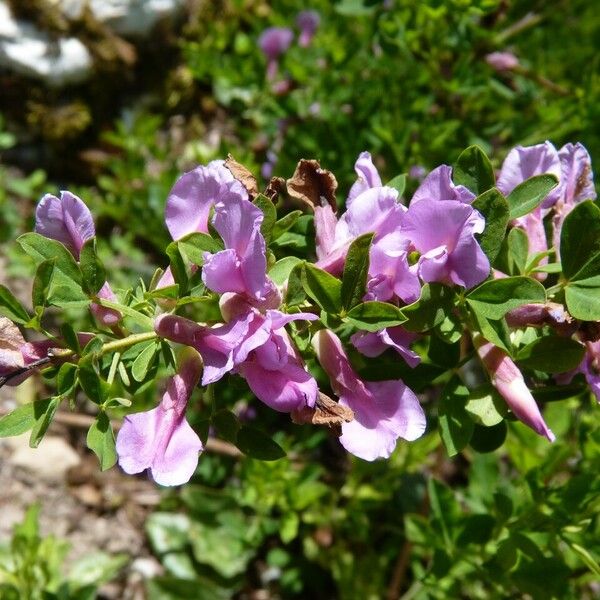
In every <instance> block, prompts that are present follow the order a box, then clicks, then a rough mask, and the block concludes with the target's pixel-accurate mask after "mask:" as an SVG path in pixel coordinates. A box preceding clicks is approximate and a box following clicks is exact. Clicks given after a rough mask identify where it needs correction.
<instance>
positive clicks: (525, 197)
mask: <svg viewBox="0 0 600 600" xmlns="http://www.w3.org/2000/svg"><path fill="white" fill-rule="evenodd" d="M557 185H558V179H556V177H555V176H554V175H550V174H549V173H546V174H545V175H536V176H535V177H530V178H529V179H527V180H525V181H524V182H523V183H520V184H519V185H518V186H517V187H516V188H515V189H514V190H513V191H512V192H511V193H510V194H509V195H508V196H507V198H506V199H507V201H508V207H509V209H510V218H511V220H512V219H517V218H518V217H523V216H525V215H526V214H528V213H530V212H531V211H532V210H533V209H534V208H537V206H539V205H540V204H541V203H542V202H543V200H544V198H546V196H547V195H548V194H549V193H550V192H551V191H552V190H553V189H554V188H555V187H556V186H557Z"/></svg>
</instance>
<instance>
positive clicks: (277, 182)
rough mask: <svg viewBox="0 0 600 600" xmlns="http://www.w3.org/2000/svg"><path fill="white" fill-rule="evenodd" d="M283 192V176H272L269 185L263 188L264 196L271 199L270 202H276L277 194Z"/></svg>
mask: <svg viewBox="0 0 600 600" xmlns="http://www.w3.org/2000/svg"><path fill="white" fill-rule="evenodd" d="M283 192H285V179H284V178H283V177H272V178H271V181H269V185H268V186H267V188H266V189H265V196H266V197H267V198H268V199H269V200H271V202H276V201H277V197H278V196H279V194H282V193H283Z"/></svg>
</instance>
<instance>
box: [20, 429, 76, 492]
mask: <svg viewBox="0 0 600 600" xmlns="http://www.w3.org/2000/svg"><path fill="white" fill-rule="evenodd" d="M9 441H10V446H11V447H12V448H13V453H12V455H11V456H10V458H9V459H8V460H9V462H10V463H11V464H12V465H13V466H15V467H18V468H22V469H28V470H29V471H32V472H33V473H35V474H36V475H38V476H39V477H41V478H43V479H46V480H61V479H63V478H64V476H65V474H66V472H67V471H68V470H69V469H70V468H71V467H75V466H76V465H78V464H79V462H80V460H81V459H80V458H79V455H78V454H77V452H75V450H73V448H72V447H71V446H69V444H67V442H65V441H64V440H63V439H62V438H60V437H57V436H51V435H47V436H46V437H45V438H44V439H43V440H42V441H41V443H40V445H39V446H38V447H37V448H30V447H29V433H25V434H23V435H20V436H18V437H13V438H9Z"/></svg>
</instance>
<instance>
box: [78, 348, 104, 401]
mask: <svg viewBox="0 0 600 600" xmlns="http://www.w3.org/2000/svg"><path fill="white" fill-rule="evenodd" d="M78 377H79V383H80V384H81V389H82V390H83V391H84V392H85V394H86V396H87V397H88V398H89V399H90V400H91V401H92V402H95V403H96V404H102V403H103V402H104V400H105V398H106V393H107V387H108V384H107V383H106V382H105V381H103V380H102V379H101V377H100V375H98V373H97V372H96V370H95V368H94V365H93V355H88V356H86V357H84V358H82V359H81V360H80V361H79V373H78Z"/></svg>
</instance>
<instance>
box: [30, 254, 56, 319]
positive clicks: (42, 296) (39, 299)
mask: <svg viewBox="0 0 600 600" xmlns="http://www.w3.org/2000/svg"><path fill="white" fill-rule="evenodd" d="M55 262H56V261H55V260H54V259H50V260H44V261H42V262H41V263H40V264H39V265H38V268H37V271H36V272H35V277H34V279H33V285H32V288H31V302H32V304H33V307H34V308H37V307H38V306H46V303H47V301H48V296H49V293H48V292H49V289H50V284H51V283H52V279H53V277H54V264H55Z"/></svg>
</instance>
